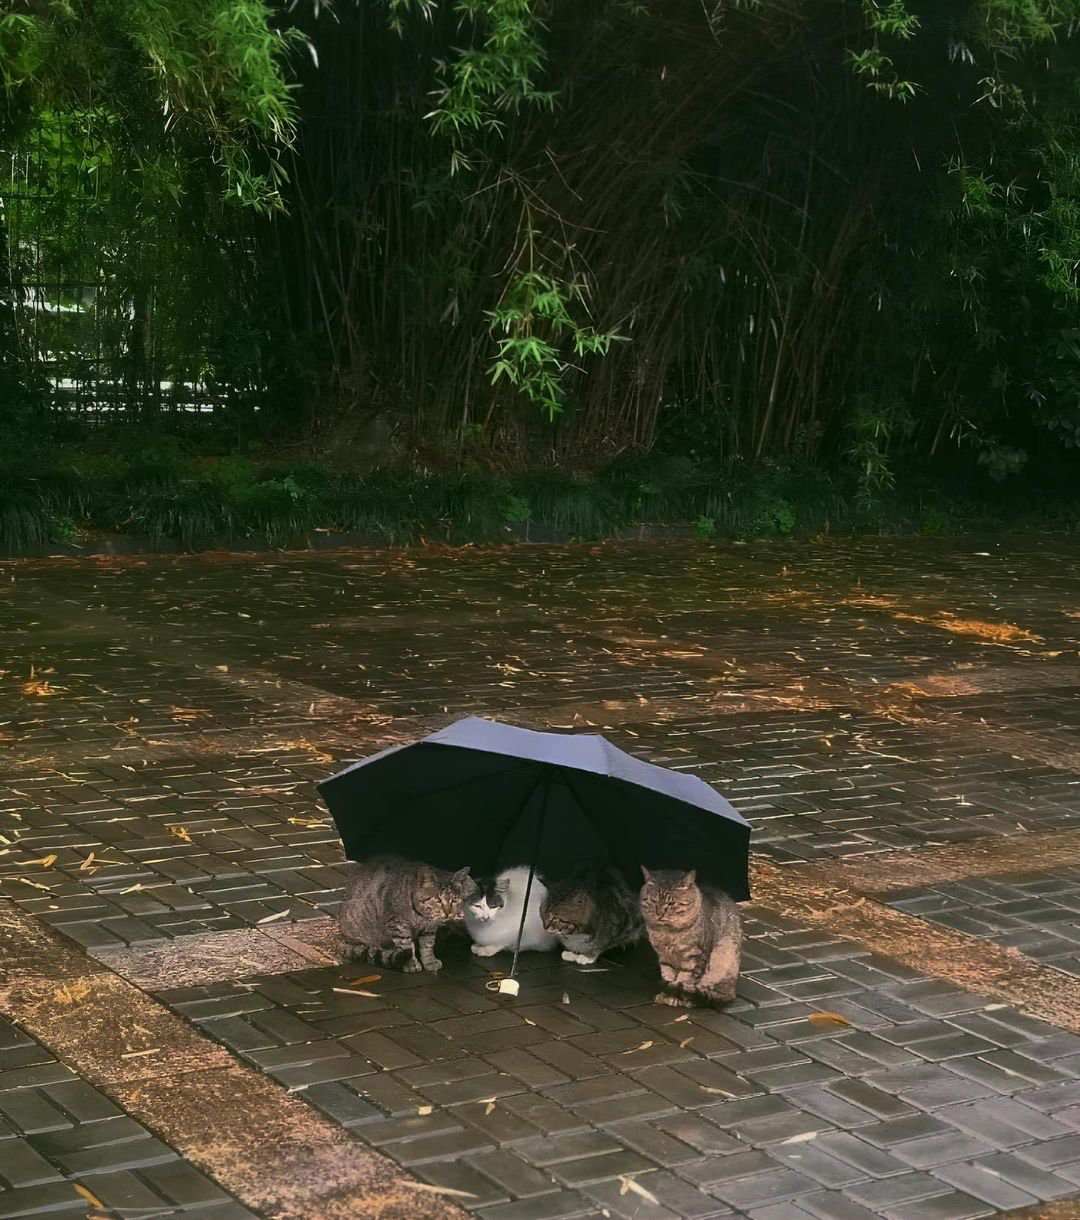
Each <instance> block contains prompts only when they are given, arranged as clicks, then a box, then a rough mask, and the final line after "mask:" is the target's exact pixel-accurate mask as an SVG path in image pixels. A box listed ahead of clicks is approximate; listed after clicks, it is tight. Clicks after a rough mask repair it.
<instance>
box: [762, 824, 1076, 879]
mask: <svg viewBox="0 0 1080 1220" xmlns="http://www.w3.org/2000/svg"><path fill="white" fill-rule="evenodd" d="M1078 866H1080V830H1050V831H1045V832H1041V833H1031V834H1018V835H1007V836H1006V835H992V836H988V837H987V838H985V839H968V840H966V841H964V842H963V843H949V844H947V845H946V846H944V847H918V848H913V849H912V850H910V851H886V852H870V853H867V854H866V855H863V856H848V857H846V858H845V859H843V860H825V861H819V862H816V863H814V864H810V865H803V864H791V865H785V867H784V872H785V873H793V874H794V873H800V872H807V871H809V872H812V873H813V874H814V875H815V876H817V877H825V876H827V877H829V879H830V880H831V881H832V882H833V883H834V884H835V885H838V886H847V887H849V888H851V889H853V890H858V891H859V893H861V894H888V893H891V892H895V891H897V890H907V889H916V888H918V887H921V886H925V885H936V884H937V883H938V882H946V881H963V880H966V879H970V878H972V877H1008V876H1012V875H1017V874H1022V873H1031V872H1035V871H1038V872H1039V873H1047V872H1053V871H1055V870H1056V869H1064V868H1077V867H1078Z"/></svg>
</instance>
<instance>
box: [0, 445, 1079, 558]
mask: <svg viewBox="0 0 1080 1220" xmlns="http://www.w3.org/2000/svg"><path fill="white" fill-rule="evenodd" d="M9 452H17V450H9ZM643 523H645V524H654V523H659V524H680V525H684V526H686V527H687V529H688V532H690V533H692V534H693V535H694V536H696V537H698V538H700V539H708V538H713V537H716V538H735V539H750V538H759V537H784V536H816V535H821V534H830V533H831V534H887V533H922V534H926V535H930V536H933V535H957V534H966V533H979V532H983V531H1001V530H1006V529H1025V528H1039V529H1048V528H1049V529H1059V530H1072V529H1075V528H1076V527H1077V525H1078V524H1080V502H1078V501H1077V500H1075V499H1070V498H1069V497H1068V496H1062V495H1058V496H1056V497H1055V496H1052V495H1050V494H1049V493H1047V492H1046V489H1045V488H1033V487H1022V486H1017V487H1016V488H1014V489H1013V490H1012V491H1011V492H1010V493H1009V494H1004V493H1003V491H1002V489H1001V488H1000V487H999V486H998V485H996V484H995V485H993V486H989V485H988V483H987V481H986V480H984V481H983V483H982V485H971V486H952V487H949V488H945V487H942V486H934V485H932V484H930V483H929V482H927V481H926V480H925V478H923V479H922V480H921V481H916V480H915V479H914V478H909V479H906V480H898V488H897V489H895V490H892V491H890V492H889V493H888V495H887V496H884V497H882V498H879V499H877V500H875V501H874V502H873V503H867V502H865V500H862V499H860V498H859V496H858V494H857V488H856V486H855V483H854V481H853V480H852V478H851V477H850V475H848V474H846V473H845V472H844V471H830V470H824V469H820V468H816V467H810V468H807V467H762V468H757V469H750V468H747V467H739V466H723V467H721V466H714V465H708V464H705V463H696V462H694V461H692V460H690V459H688V458H685V457H678V456H666V455H662V454H658V455H653V456H651V457H648V458H636V459H634V460H624V461H621V462H618V463H615V464H613V465H612V466H609V467H608V468H606V469H604V470H601V471H598V472H593V473H588V474H586V473H582V472H574V471H567V470H562V469H557V468H553V467H551V468H544V469H533V470H527V471H524V472H520V473H516V474H498V473H493V472H489V471H484V470H481V469H466V470H459V471H451V472H436V473H421V472H415V471H406V470H389V469H387V470H376V471H374V472H371V473H366V474H363V475H361V474H356V473H352V472H349V471H346V470H341V469H335V468H333V467H331V466H328V465H324V464H321V463H317V462H311V461H280V460H279V461H269V460H256V459H253V458H249V457H244V456H238V455H229V456H220V457H213V458H208V457H204V456H199V455H193V454H189V453H185V452H184V451H183V449H182V448H181V447H180V446H179V445H178V444H177V443H176V442H175V441H174V440H172V439H170V438H164V439H163V440H161V441H160V442H158V441H155V440H154V439H153V438H152V437H150V438H147V437H142V438H140V437H138V436H134V435H129V436H126V437H121V439H120V443H116V444H113V445H111V447H110V448H109V449H107V450H103V451H93V452H87V451H85V450H84V449H76V448H74V447H67V448H65V447H64V446H62V445H57V446H53V447H52V448H44V449H39V450H38V451H36V452H35V453H34V454H33V456H32V459H28V460H22V459H21V457H20V459H19V460H16V459H14V458H12V459H9V460H8V461H7V462H2V461H0V550H2V551H3V552H4V553H6V554H14V555H17V554H29V553H34V552H39V551H41V550H42V549H44V548H46V547H48V546H49V545H50V544H57V543H77V542H78V541H79V540H80V539H82V538H85V537H86V536H87V535H88V534H92V533H94V532H105V533H120V534H129V535H134V536H138V537H142V538H146V539H150V540H162V539H166V540H169V541H170V542H173V543H176V544H179V545H181V546H183V547H187V548H191V549H199V548H203V547H208V546H220V545H228V544H229V543H237V542H244V543H258V544H265V545H269V546H289V545H302V544H303V543H304V542H305V540H306V539H307V538H309V537H310V536H311V535H312V534H313V533H314V532H316V531H329V532H342V533H348V534H351V535H353V536H356V537H358V538H359V539H360V540H362V541H364V542H367V543H370V544H372V545H389V546H395V545H402V544H409V543H416V542H419V541H421V540H429V541H437V542H454V543H465V542H474V543H490V542H499V541H506V540H508V539H510V538H512V537H515V536H518V535H520V533H521V529H520V527H521V526H522V525H528V527H529V528H530V530H531V529H532V528H533V527H536V528H546V529H548V530H555V531H558V532H559V533H560V534H563V535H565V536H567V537H570V538H575V539H597V538H603V537H609V536H611V535H613V534H615V533H617V532H618V531H619V530H622V529H625V528H628V527H631V526H635V525H638V524H643Z"/></svg>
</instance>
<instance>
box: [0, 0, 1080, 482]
mask: <svg viewBox="0 0 1080 1220" xmlns="http://www.w3.org/2000/svg"><path fill="white" fill-rule="evenodd" d="M1078 16H1080V4H1078V3H1077V0H934V2H933V3H930V0H926V2H925V3H920V2H919V0H829V2H825V3H822V2H820V0H589V3H584V4H583V3H580V2H572V0H440V2H438V3H436V2H435V0H374V2H371V3H368V2H366V0H365V2H363V3H359V2H354V0H336V2H335V3H334V4H329V3H326V2H325V0H291V2H289V3H285V2H284V0H282V2H281V3H274V2H272V0H96V3H93V4H91V3H89V2H88V0H9V3H8V5H7V9H6V12H4V14H3V15H2V16H0V75H2V77H3V83H4V91H3V94H2V95H0V147H2V148H4V149H5V150H6V152H9V153H11V154H12V156H13V158H16V159H17V156H18V155H19V152H20V149H23V148H24V147H29V145H30V143H31V142H34V141H36V143H35V144H34V147H35V148H36V149H37V150H38V154H37V160H36V161H35V162H34V166H35V167H36V168H34V170H33V172H34V173H36V174H37V175H38V176H39V177H40V178H41V180H42V181H45V182H47V184H48V190H47V191H43V192H39V194H38V195H35V196H34V200H33V201H32V202H31V203H29V204H26V205H25V210H28V211H29V212H32V213H33V215H32V216H31V217H30V219H29V220H28V219H27V216H23V218H22V221H21V223H22V224H23V226H24V235H23V237H22V238H20V240H15V238H14V237H13V236H12V231H11V230H12V223H13V222H12V217H13V215H14V213H13V212H12V210H11V207H12V205H10V204H9V203H7V202H6V203H5V210H4V213H3V216H4V223H5V225H6V226H7V228H6V231H5V233H4V237H5V241H4V260H3V263H2V265H0V273H2V274H3V277H4V279H5V280H6V281H7V284H6V288H7V291H6V293H5V295H4V302H3V303H2V306H0V361H2V368H0V392H2V393H3V395H4V397H5V399H6V403H5V406H6V417H7V419H8V422H9V423H11V422H12V421H14V420H16V419H17V418H18V419H21V420H22V421H23V423H24V424H25V421H26V419H27V418H29V416H28V414H27V412H31V413H32V410H33V408H34V404H37V405H38V407H40V406H41V404H43V403H45V404H46V405H47V400H48V398H49V393H50V391H49V387H48V386H47V385H46V384H45V383H43V382H42V380H41V377H40V370H36V368H35V360H34V352H33V350H32V346H33V345H31V344H29V343H28V342H27V340H26V336H25V334H24V333H23V332H24V330H25V326H26V321H25V319H26V317H27V315H28V312H29V311H28V309H27V307H26V292H25V281H26V273H25V269H24V267H23V266H22V263H23V261H24V260H25V259H26V257H27V250H28V248H29V247H28V245H27V243H26V240H25V232H28V231H29V229H28V228H27V227H26V226H28V225H30V223H31V221H32V223H33V226H36V232H37V233H38V235H39V236H38V238H37V246H36V247H35V249H36V252H37V254H36V256H37V257H38V258H39V259H40V258H41V257H42V255H41V249H42V246H43V243H44V248H46V250H47V252H48V253H49V257H52V258H54V259H55V260H62V261H63V262H64V264H65V265H66V266H76V265H77V266H78V268H79V273H78V275H79V277H80V278H81V279H84V280H87V281H93V282H94V283H95V284H96V285H98V287H97V288H96V289H95V292H96V297H95V300H96V302H97V308H98V310H99V312H100V314H101V316H102V317H103V318H107V319H108V325H107V326H106V327H105V329H104V331H103V333H104V334H105V338H106V340H107V341H106V342H105V349H106V356H107V358H108V359H109V360H111V361H112V362H113V363H114V364H115V365H116V367H117V369H118V370H119V371H118V373H117V375H116V377H115V378H114V379H113V382H112V383H111V384H112V385H113V390H112V391H111V392H112V393H113V395H114V398H113V408H114V411H115V418H117V419H123V420H128V421H137V422H140V423H142V424H145V423H146V422H147V420H148V419H153V418H154V417H155V415H156V414H160V413H162V412H163V411H165V408H166V407H167V405H168V403H167V401H166V399H165V398H163V397H162V392H161V391H160V387H161V386H162V385H179V384H194V382H195V381H196V380H197V381H198V383H199V384H200V385H203V386H206V385H209V386H211V387H212V389H213V390H214V393H215V402H216V403H217V414H218V417H219V419H225V420H227V421H232V420H236V421H246V422H243V423H241V422H237V424H236V428H237V435H240V433H241V432H243V434H244V435H245V436H247V435H250V433H251V429H252V427H253V426H254V425H252V423H251V421H252V420H253V419H257V421H258V424H257V432H258V435H259V436H260V438H262V439H271V438H276V439H277V440H279V441H280V440H282V439H283V438H285V439H288V440H289V442H290V443H293V442H297V443H299V442H302V443H304V444H305V445H308V446H309V447H310V448H311V450H312V451H313V452H315V453H318V454H321V455H334V456H335V457H336V458H338V459H340V460H342V461H345V462H347V461H348V460H349V459H350V455H353V454H355V453H357V452H360V451H364V452H366V453H368V455H369V457H370V455H371V454H372V452H373V453H374V460H375V461H376V463H377V464H380V465H386V466H393V465H401V464H413V465H415V464H417V463H423V464H434V465H436V466H438V465H440V464H441V465H447V464H450V465H452V464H454V463H455V462H460V461H461V460H462V457H463V455H466V456H468V457H469V459H470V460H480V461H483V462H487V463H492V464H495V465H499V466H501V467H502V468H506V469H509V468H518V469H520V468H524V467H528V466H530V465H537V464H550V463H555V464H563V465H566V466H569V467H574V468H582V469H595V468H597V467H598V466H600V465H602V464H603V463H605V462H607V461H609V460H611V459H612V458H614V457H616V456H617V455H620V454H626V453H640V452H647V451H661V452H664V453H667V454H674V455H680V456H683V457H687V458H689V459H692V460H695V461H696V460H707V461H710V462H738V463H744V464H749V465H755V464H762V463H776V462H792V461H799V462H806V463H811V464H814V463H818V464H820V463H825V464H838V463H839V464H846V465H847V466H849V467H850V468H851V469H852V470H854V471H855V472H856V473H857V476H858V480H859V485H860V487H861V488H862V491H863V493H864V494H866V495H871V494H873V493H874V491H875V490H876V489H877V490H880V489H881V488H884V487H886V486H888V485H889V484H890V483H891V482H892V481H893V480H894V479H895V478H896V477H897V473H898V472H899V471H902V470H904V469H905V468H910V467H912V466H925V465H926V464H928V463H929V464H932V463H941V464H945V465H950V464H951V465H953V466H957V467H963V468H965V469H967V470H970V471H972V472H974V473H977V474H979V475H980V476H985V477H986V478H988V479H991V480H999V481H1001V480H1007V479H1009V478H1010V477H1013V476H1015V475H1017V474H1018V473H1019V472H1021V471H1022V470H1025V469H1027V470H1029V471H1030V470H1032V469H1035V468H1038V469H1040V470H1044V471H1050V470H1052V471H1053V472H1054V474H1055V477H1056V476H1058V475H1060V476H1061V477H1063V478H1066V479H1068V478H1071V472H1072V470H1073V469H1074V467H1073V464H1072V463H1073V462H1074V459H1075V452H1076V448H1077V445H1078V443H1080V318H1078V316H1077V310H1078V307H1080V282H1078V279H1077V267H1078V265H1080V91H1078V84H1080V75H1078V68H1080V41H1078V40H1077V38H1076V37H1074V28H1073V27H1074V23H1075V21H1076V19H1077V17H1078ZM61 130H62V131H63V132H64V133H65V134H64V139H63V140H59V139H53V140H52V143H51V144H50V143H49V141H48V139H45V142H44V144H43V143H42V141H43V138H44V137H43V134H42V133H45V136H46V137H47V136H48V134H49V132H50V131H52V132H56V131H61ZM42 148H44V149H45V152H44V154H42V153H41V151H40V150H41V149H42ZM50 149H51V150H52V151H49V150H50ZM13 163H14V162H13ZM19 164H23V162H20V163H19ZM25 164H27V165H29V164H30V162H29V161H28V160H27V161H26V162H25ZM29 172H30V171H26V173H29ZM4 189H5V188H3V187H2V186H0V198H3V190H4ZM45 199H48V200H50V201H51V202H48V203H45V202H41V201H42V200H45ZM35 209H36V210H35ZM76 214H77V215H78V216H79V217H80V218H81V220H80V222H79V224H78V225H75V224H74V222H73V219H72V218H73V216H75V215H76ZM41 234H44V235H45V236H44V237H42V236H41ZM150 302H152V308H151V304H150ZM102 325H104V324H102ZM151 329H152V330H153V342H152V343H151V342H150V339H149V338H148V334H149V331H150V330H151ZM151 350H152V353H153V355H152V359H151V357H150V355H149V353H150V352H151ZM46 414H47V412H46ZM227 426H228V427H232V423H231V422H230V423H229V424H228V425H227Z"/></svg>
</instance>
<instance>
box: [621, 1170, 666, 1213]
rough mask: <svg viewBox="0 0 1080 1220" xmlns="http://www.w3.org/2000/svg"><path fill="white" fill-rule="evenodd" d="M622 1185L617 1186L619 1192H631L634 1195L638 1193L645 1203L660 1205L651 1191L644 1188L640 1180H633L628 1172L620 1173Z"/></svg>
mask: <svg viewBox="0 0 1080 1220" xmlns="http://www.w3.org/2000/svg"><path fill="white" fill-rule="evenodd" d="M619 1181H620V1182H621V1183H622V1185H621V1186H620V1187H619V1194H620V1195H625V1194H629V1193H630V1192H633V1193H634V1194H635V1195H640V1196H641V1198H643V1199H644V1200H645V1202H646V1203H654V1204H656V1206H657V1207H659V1205H660V1200H659V1199H658V1198H657V1197H656V1195H654V1194H653V1193H652V1191H651V1190H646V1189H645V1187H644V1186H642V1185H641V1183H640V1182H635V1181H634V1179H633V1178H632V1177H630V1175H629V1174H625V1173H624V1174H622V1175H620V1177H619Z"/></svg>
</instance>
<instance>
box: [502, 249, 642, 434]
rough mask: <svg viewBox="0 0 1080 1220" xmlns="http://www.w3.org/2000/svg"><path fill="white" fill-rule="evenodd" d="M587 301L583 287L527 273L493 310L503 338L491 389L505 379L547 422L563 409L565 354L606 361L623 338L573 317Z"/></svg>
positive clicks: (514, 284) (510, 286) (564, 399)
mask: <svg viewBox="0 0 1080 1220" xmlns="http://www.w3.org/2000/svg"><path fill="white" fill-rule="evenodd" d="M584 302H585V291H584V285H583V284H581V283H577V282H574V281H559V280H557V279H554V278H552V277H551V276H547V275H543V274H541V273H540V272H537V271H527V272H524V273H523V274H521V275H518V276H516V277H515V278H514V279H513V280H512V281H511V282H510V284H509V285H508V287H507V290H506V293H505V295H504V297H503V300H502V301H501V302H500V303H499V305H497V306H496V307H495V309H493V310H492V311H491V330H492V333H493V334H495V335H500V334H501V336H502V337H501V338H499V339H497V342H498V351H497V353H496V355H495V356H494V357H493V359H492V361H491V366H490V373H491V384H492V385H496V384H497V383H498V382H499V380H500V378H505V379H506V380H507V381H508V382H509V383H510V384H511V385H512V386H514V387H515V389H517V390H519V391H520V392H521V393H522V394H524V396H525V397H526V398H527V399H528V400H529V401H530V402H532V403H533V404H534V405H536V406H537V407H539V408H540V410H541V411H542V412H543V413H544V414H545V415H546V416H547V418H548V420H549V421H552V420H554V419H555V417H556V416H557V415H560V414H561V413H562V411H563V410H564V407H565V402H566V391H565V385H564V377H565V374H566V372H567V370H568V369H569V368H570V367H571V365H570V360H569V358H568V357H566V358H564V356H563V355H562V352H563V351H564V350H565V349H566V345H567V343H569V344H570V345H571V348H572V351H573V355H574V356H576V357H578V358H580V357H582V356H586V355H593V356H597V355H599V356H603V355H606V354H607V352H608V350H609V349H610V347H611V344H612V343H614V342H617V341H619V340H621V339H622V338H623V336H621V335H616V334H601V333H598V332H597V331H596V330H594V329H593V327H592V326H590V325H588V324H585V323H583V322H581V321H580V320H579V319H578V318H575V317H574V316H573V314H572V313H571V312H570V311H571V309H572V308H574V307H583V306H584Z"/></svg>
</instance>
